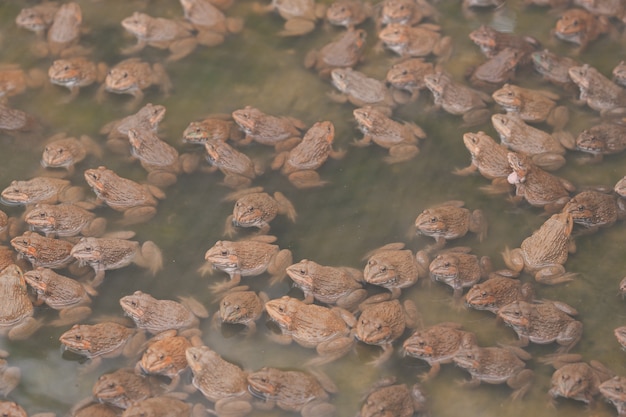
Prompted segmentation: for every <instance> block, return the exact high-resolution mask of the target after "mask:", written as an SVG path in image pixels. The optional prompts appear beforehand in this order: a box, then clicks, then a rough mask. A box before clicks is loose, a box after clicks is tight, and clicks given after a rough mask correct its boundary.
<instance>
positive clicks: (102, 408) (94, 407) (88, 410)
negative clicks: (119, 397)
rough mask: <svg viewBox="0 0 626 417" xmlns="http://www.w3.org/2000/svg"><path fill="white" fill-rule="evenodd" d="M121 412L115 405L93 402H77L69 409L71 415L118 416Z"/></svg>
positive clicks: (75, 416) (82, 416) (80, 416)
mask: <svg viewBox="0 0 626 417" xmlns="http://www.w3.org/2000/svg"><path fill="white" fill-rule="evenodd" d="M121 413H122V410H120V409H119V408H117V407H113V406H112V405H109V404H102V403H94V402H91V403H89V404H79V405H78V406H77V407H76V406H75V407H73V408H72V410H71V414H70V416H71V417H119V416H120V415H121Z"/></svg>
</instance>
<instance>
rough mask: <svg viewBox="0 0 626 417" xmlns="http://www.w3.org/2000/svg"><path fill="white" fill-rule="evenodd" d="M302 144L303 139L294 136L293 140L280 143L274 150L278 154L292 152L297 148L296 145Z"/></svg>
mask: <svg viewBox="0 0 626 417" xmlns="http://www.w3.org/2000/svg"><path fill="white" fill-rule="evenodd" d="M300 142H302V138H299V137H298V136H294V137H292V138H289V139H285V140H282V141H280V142H278V143H277V144H276V145H274V149H276V152H284V151H290V150H292V149H293V148H295V147H296V145H298V144H299V143H300Z"/></svg>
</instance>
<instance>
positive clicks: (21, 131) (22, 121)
mask: <svg viewBox="0 0 626 417" xmlns="http://www.w3.org/2000/svg"><path fill="white" fill-rule="evenodd" d="M39 131H41V123H40V122H39V120H38V119H37V117H35V116H34V115H32V114H30V113H27V112H25V111H23V110H19V109H13V108H11V107H7V106H5V105H3V104H2V103H0V132H2V133H4V134H7V135H10V136H14V137H18V138H19V137H21V136H23V135H25V134H31V133H38V132H39Z"/></svg>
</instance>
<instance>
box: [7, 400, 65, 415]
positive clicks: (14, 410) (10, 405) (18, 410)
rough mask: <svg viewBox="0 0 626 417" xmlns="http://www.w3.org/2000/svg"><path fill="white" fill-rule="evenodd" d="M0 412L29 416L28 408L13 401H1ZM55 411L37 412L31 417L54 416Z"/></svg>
mask: <svg viewBox="0 0 626 417" xmlns="http://www.w3.org/2000/svg"><path fill="white" fill-rule="evenodd" d="M0 414H2V415H3V416H7V417H28V413H26V410H24V409H23V408H22V406H21V405H19V404H18V403H15V402H13V401H0ZM54 416H56V414H54V413H36V414H31V417H54Z"/></svg>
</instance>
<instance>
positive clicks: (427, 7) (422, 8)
mask: <svg viewBox="0 0 626 417" xmlns="http://www.w3.org/2000/svg"><path fill="white" fill-rule="evenodd" d="M379 8H380V11H379V14H380V16H378V18H377V22H376V23H377V27H380V26H384V25H389V24H393V23H396V24H400V25H406V26H415V25H417V24H418V23H420V22H421V21H422V20H424V19H428V18H430V19H431V20H437V19H438V18H439V12H438V10H437V9H436V8H435V7H433V6H432V5H431V4H430V3H428V2H427V1H425V0H417V1H410V0H385V1H383V2H382V3H381V4H380V5H379Z"/></svg>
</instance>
